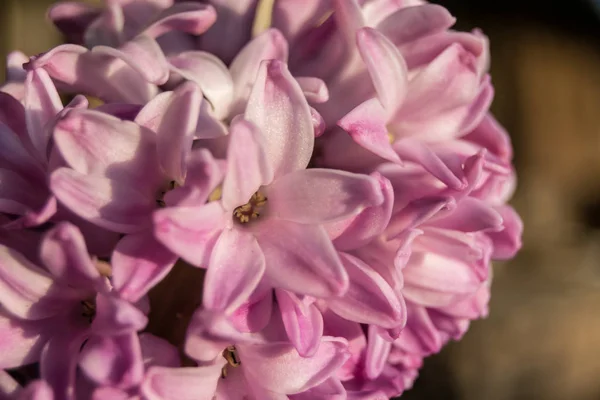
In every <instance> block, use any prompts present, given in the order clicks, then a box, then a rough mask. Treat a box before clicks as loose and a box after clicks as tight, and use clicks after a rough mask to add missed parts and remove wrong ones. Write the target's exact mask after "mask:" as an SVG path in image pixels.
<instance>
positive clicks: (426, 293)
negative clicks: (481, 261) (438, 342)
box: [403, 253, 482, 307]
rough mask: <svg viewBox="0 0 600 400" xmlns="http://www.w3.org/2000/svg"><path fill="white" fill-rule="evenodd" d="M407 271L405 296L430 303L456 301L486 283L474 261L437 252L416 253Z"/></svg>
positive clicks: (430, 305)
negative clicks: (470, 261) (444, 255)
mask: <svg viewBox="0 0 600 400" xmlns="http://www.w3.org/2000/svg"><path fill="white" fill-rule="evenodd" d="M403 275H404V282H405V285H404V291H403V294H404V297H405V298H406V299H407V300H410V301H411V302H413V303H416V304H420V305H423V306H426V307H444V306H447V305H449V304H452V302H456V301H458V300H461V299H463V298H465V296H468V295H470V294H473V293H475V291H476V290H477V289H478V288H479V287H480V286H481V284H482V281H481V279H480V278H479V276H478V275H477V271H475V270H474V269H473V268H472V267H471V266H470V265H468V264H466V263H464V262H461V261H458V260H454V259H451V258H448V257H442V256H439V255H437V254H435V253H413V254H412V256H411V258H410V260H409V264H408V265H407V266H406V268H404V271H403Z"/></svg>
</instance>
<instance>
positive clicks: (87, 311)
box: [81, 299, 96, 324]
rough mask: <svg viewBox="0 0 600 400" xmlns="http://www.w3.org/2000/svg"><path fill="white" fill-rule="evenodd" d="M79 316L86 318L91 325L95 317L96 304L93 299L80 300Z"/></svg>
mask: <svg viewBox="0 0 600 400" xmlns="http://www.w3.org/2000/svg"><path fill="white" fill-rule="evenodd" d="M81 308H82V311H81V316H82V317H84V318H86V319H87V320H88V322H89V323H90V324H91V323H92V321H93V320H94V317H95V316H96V302H95V301H94V299H89V300H82V301H81Z"/></svg>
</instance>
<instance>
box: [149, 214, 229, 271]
mask: <svg viewBox="0 0 600 400" xmlns="http://www.w3.org/2000/svg"><path fill="white" fill-rule="evenodd" d="M228 217H230V215H228V214H225V212H224V211H223V208H222V207H221V204H219V202H211V203H208V204H206V205H205V206H201V207H175V208H165V209H162V210H158V211H156V212H155V213H154V216H153V219H154V235H155V236H156V238H157V239H158V241H159V242H161V243H162V244H163V245H165V246H166V247H167V248H168V249H169V250H171V251H172V252H174V253H175V254H177V255H179V256H180V257H181V258H183V259H184V260H186V261H187V262H189V263H190V264H193V265H196V266H198V267H207V266H208V262H209V257H210V254H211V252H212V249H213V247H214V246H215V243H216V241H217V238H218V237H219V235H220V233H221V231H222V230H223V228H224V226H225V222H226V218H228Z"/></svg>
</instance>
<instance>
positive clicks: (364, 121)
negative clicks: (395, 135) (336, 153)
mask: <svg viewBox="0 0 600 400" xmlns="http://www.w3.org/2000/svg"><path fill="white" fill-rule="evenodd" d="M387 122H388V121H387V111H386V110H384V108H383V107H382V105H381V103H380V102H379V100H378V99H376V98H373V99H370V100H367V101H366V102H364V103H362V104H360V105H359V106H358V107H356V108H355V109H354V110H352V111H350V112H349V113H348V114H346V115H345V116H344V117H343V118H342V119H340V120H339V121H338V126H339V127H340V128H342V129H343V130H345V131H346V132H348V133H349V134H350V136H351V137H352V139H353V140H354V141H355V142H356V143H358V144H359V145H361V146H362V147H364V148H365V149H367V150H369V151H371V152H373V153H375V154H376V155H378V156H380V157H382V158H385V159H386V160H389V161H392V162H400V158H399V157H398V154H396V152H394V149H392V146H391V144H390V136H389V131H388V129H387Z"/></svg>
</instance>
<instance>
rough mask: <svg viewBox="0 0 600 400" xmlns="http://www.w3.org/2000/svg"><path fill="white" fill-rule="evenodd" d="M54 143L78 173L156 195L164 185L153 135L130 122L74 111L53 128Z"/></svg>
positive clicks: (83, 111) (108, 116) (87, 111)
mask: <svg viewBox="0 0 600 400" xmlns="http://www.w3.org/2000/svg"><path fill="white" fill-rule="evenodd" d="M54 140H55V143H56V146H57V147H58V149H59V150H60V152H61V154H62V156H63V158H64V159H65V161H66V162H67V163H68V164H69V165H70V166H71V167H72V168H73V169H75V170H76V171H77V172H80V173H82V174H90V175H103V176H105V177H107V178H110V179H114V180H117V181H119V182H122V183H124V184H127V185H128V186H132V188H135V189H137V190H139V191H140V192H142V193H147V194H148V195H149V196H154V195H156V191H157V188H158V187H159V186H160V184H161V183H163V181H164V179H165V178H164V176H163V174H162V173H161V171H160V167H159V165H158V162H157V156H156V145H157V144H156V134H155V133H154V132H152V131H150V130H149V129H146V128H143V127H141V126H139V125H137V124H135V123H133V122H129V121H123V120H120V119H118V118H115V117H112V116H110V115H107V114H103V113H100V112H98V111H92V110H77V111H75V110H73V111H71V112H69V113H68V114H67V116H66V117H65V118H63V119H61V120H60V121H59V122H58V123H57V125H56V128H55V132H54Z"/></svg>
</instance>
